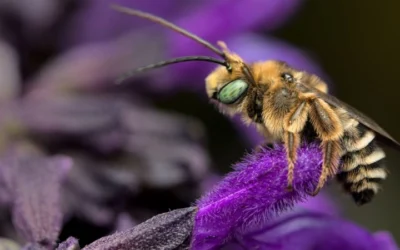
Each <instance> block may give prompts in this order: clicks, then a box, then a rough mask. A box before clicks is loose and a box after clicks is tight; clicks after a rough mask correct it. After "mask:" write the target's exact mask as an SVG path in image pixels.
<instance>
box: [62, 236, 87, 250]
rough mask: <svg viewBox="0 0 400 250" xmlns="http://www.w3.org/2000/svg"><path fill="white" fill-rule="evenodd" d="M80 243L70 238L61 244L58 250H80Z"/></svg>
mask: <svg viewBox="0 0 400 250" xmlns="http://www.w3.org/2000/svg"><path fill="white" fill-rule="evenodd" d="M79 249H81V248H80V247H79V242H78V240H77V239H75V238H74V237H69V238H68V239H67V240H66V241H64V242H61V243H60V244H59V245H58V247H57V249H56V250H79Z"/></svg>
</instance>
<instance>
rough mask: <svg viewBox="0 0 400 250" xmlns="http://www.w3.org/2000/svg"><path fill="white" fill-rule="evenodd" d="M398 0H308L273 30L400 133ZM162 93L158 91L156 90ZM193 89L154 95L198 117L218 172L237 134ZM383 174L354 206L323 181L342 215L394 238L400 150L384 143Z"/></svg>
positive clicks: (240, 148) (237, 151)
mask: <svg viewBox="0 0 400 250" xmlns="http://www.w3.org/2000/svg"><path fill="white" fill-rule="evenodd" d="M399 10H400V1H394V0H392V1H381V2H378V1H374V0H367V1H361V0H355V1H348V0H347V1H345V0H309V1H305V2H304V4H303V6H302V8H301V10H300V11H299V12H298V13H297V14H296V15H295V16H294V17H293V18H292V19H291V20H289V21H288V22H287V23H286V24H285V25H284V26H282V27H281V28H280V29H279V30H276V31H275V32H273V35H274V36H276V37H278V38H281V39H282V40H285V41H287V42H289V43H291V44H293V45H295V46H297V47H299V48H302V49H303V50H304V51H306V52H308V54H309V55H310V56H311V57H312V58H314V59H315V61H317V62H319V64H320V65H321V66H322V68H323V69H324V70H325V72H326V73H327V75H329V76H330V80H329V83H330V84H332V85H333V86H334V90H333V91H334V93H335V95H336V96H337V97H339V98H340V99H342V100H343V101H345V102H347V103H349V104H350V105H352V106H354V107H356V108H357V109H359V110H360V111H362V112H363V113H365V114H367V115H368V116H370V117H371V118H373V119H374V120H376V121H377V122H378V123H379V124H380V125H381V126H382V127H383V128H384V129H385V130H387V131H388V132H389V133H390V134H391V135H392V136H393V137H394V138H396V139H398V140H400V129H399V128H400V118H399V116H398V114H399V113H400V111H399V107H400V94H399V90H400V80H399V77H398V75H397V74H398V73H399V72H400V70H399V69H398V59H399V58H400V46H399V45H400V30H399V27H398V24H400V14H399ZM161 98H162V97H161ZM200 99H201V98H199V97H198V95H196V94H193V95H192V94H188V93H181V94H178V95H176V96H174V97H173V98H171V99H170V98H168V100H160V98H157V100H159V106H160V107H162V108H168V109H170V108H172V109H174V110H179V111H181V112H184V113H187V114H190V115H192V116H195V117H198V118H200V119H201V120H202V121H203V122H204V123H205V124H206V127H207V134H208V138H209V139H208V142H207V143H208V147H209V149H210V151H211V154H212V155H213V156H214V157H213V159H215V162H214V164H215V167H216V168H217V169H219V170H220V171H221V172H223V173H224V172H225V173H226V172H228V171H230V168H229V166H230V165H231V164H232V163H234V162H236V161H238V160H239V159H240V157H241V156H242V155H243V154H244V151H245V150H247V151H249V150H251V148H250V147H249V146H246V145H243V142H241V141H240V138H239V136H240V135H239V134H238V132H237V131H235V129H233V128H232V126H231V123H230V122H228V121H227V119H226V118H225V117H223V116H222V115H221V114H219V113H218V112H217V111H216V109H215V108H214V107H213V106H212V105H204V101H202V100H200ZM387 154H388V157H387V167H388V168H389V171H390V175H389V178H388V179H387V180H386V181H385V182H384V184H383V190H382V191H381V192H380V193H379V194H378V195H377V196H376V197H375V199H374V200H373V201H372V203H370V204H367V205H364V206H362V207H357V206H356V205H355V204H354V202H353V201H352V200H351V198H350V196H349V195H347V194H345V193H343V192H342V191H341V186H339V185H338V184H337V183H335V182H332V183H331V184H330V185H329V187H328V188H327V189H328V190H329V192H330V193H331V194H332V197H333V199H334V200H336V201H337V204H338V206H340V208H341V209H342V211H343V213H344V215H345V216H347V217H348V218H350V219H352V220H354V221H356V222H358V223H360V224H362V225H364V226H365V227H367V228H369V229H371V230H372V231H377V230H389V231H391V232H392V234H393V235H394V237H395V238H396V241H397V242H400V224H399V222H400V213H398V211H399V210H400V199H399V196H398V192H399V190H400V182H399V181H398V180H400V169H399V168H398V165H399V162H400V152H396V151H394V150H390V149H388V150H387Z"/></svg>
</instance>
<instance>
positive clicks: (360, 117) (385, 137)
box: [300, 84, 400, 151]
mask: <svg viewBox="0 0 400 250" xmlns="http://www.w3.org/2000/svg"><path fill="white" fill-rule="evenodd" d="M300 86H301V90H302V91H304V90H305V91H306V92H312V93H314V94H316V95H317V96H318V97H319V98H321V99H322V100H324V101H325V102H327V103H328V104H330V105H332V106H335V107H338V108H342V109H344V110H346V111H347V112H348V114H349V115H350V116H351V117H353V118H354V119H356V120H357V121H358V122H360V123H361V124H363V125H364V126H366V127H368V128H369V129H371V130H373V131H374V132H375V133H377V134H378V136H377V139H378V140H379V141H381V142H383V143H384V144H386V145H387V146H389V147H393V148H394V149H396V150H399V151H400V143H399V142H397V141H396V140H395V139H394V138H393V137H392V136H391V135H389V133H388V132H386V131H385V130H384V129H383V128H382V127H381V126H379V125H378V124H377V123H376V122H375V121H374V120H372V119H371V118H369V117H368V116H367V115H365V114H363V113H361V112H360V111H358V110H357V109H356V108H354V107H352V106H350V105H349V104H347V103H345V102H343V101H341V100H339V99H338V98H336V97H334V96H332V95H329V94H326V93H324V92H322V91H319V90H318V89H316V88H313V87H311V86H309V85H306V84H301V85H300Z"/></svg>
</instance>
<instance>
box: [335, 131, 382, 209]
mask: <svg viewBox="0 0 400 250" xmlns="http://www.w3.org/2000/svg"><path fill="white" fill-rule="evenodd" d="M342 145H343V146H344V152H345V154H344V155H343V156H342V159H341V160H342V163H341V173H339V174H338V180H339V181H340V182H342V183H343V186H344V188H345V190H346V191H347V192H349V193H351V195H352V196H353V199H354V201H355V202H356V203H357V204H358V205H363V204H365V203H368V202H370V201H371V200H372V198H373V197H374V195H375V194H376V193H377V192H378V191H379V189H380V183H381V182H382V181H383V180H384V179H386V176H387V171H386V169H385V168H384V166H383V159H384V158H385V152H384V151H383V150H382V149H381V148H380V147H379V146H378V145H377V144H376V142H375V134H374V133H373V132H372V131H370V130H367V129H365V128H362V127H361V126H360V125H358V126H357V127H356V128H353V129H352V130H349V131H347V132H345V134H344V137H343V144H342Z"/></svg>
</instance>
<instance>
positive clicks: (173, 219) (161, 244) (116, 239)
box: [83, 207, 197, 250]
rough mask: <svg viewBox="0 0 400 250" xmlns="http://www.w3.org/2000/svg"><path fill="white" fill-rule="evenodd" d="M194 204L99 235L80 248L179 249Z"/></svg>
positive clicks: (185, 241)
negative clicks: (133, 225)
mask: <svg viewBox="0 0 400 250" xmlns="http://www.w3.org/2000/svg"><path fill="white" fill-rule="evenodd" d="M196 211H197V209H196V208H195V207H189V208H182V209H177V210H173V211H171V212H168V213H163V214H160V215H157V216H154V217H153V218H151V219H149V220H147V221H145V222H143V223H141V224H139V225H137V226H135V227H134V228H131V229H129V230H127V231H122V232H118V233H115V234H112V235H110V236H106V237H103V238H101V239H99V240H97V241H95V242H93V243H91V244H90V245H88V246H86V247H84V248H83V249H84V250H94V249H119V250H139V249H143V250H147V249H181V248H180V247H184V246H187V244H188V243H189V242H190V235H191V234H192V228H193V223H194V216H195V213H196Z"/></svg>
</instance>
